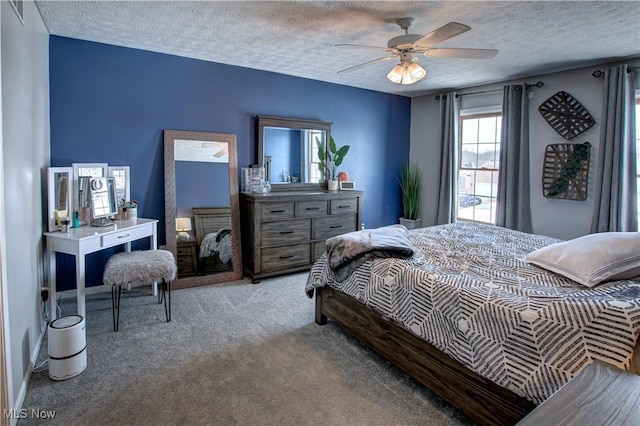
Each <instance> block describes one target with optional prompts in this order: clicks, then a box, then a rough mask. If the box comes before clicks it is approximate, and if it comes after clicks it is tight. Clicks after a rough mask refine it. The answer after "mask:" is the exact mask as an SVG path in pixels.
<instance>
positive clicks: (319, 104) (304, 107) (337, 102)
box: [49, 36, 411, 244]
mask: <svg viewBox="0 0 640 426" xmlns="http://www.w3.org/2000/svg"><path fill="white" fill-rule="evenodd" d="M49 50H50V52H49V66H50V90H51V166H68V165H71V163H79V162H87V163H88V162H106V163H110V164H116V165H128V166H130V167H131V197H132V198H133V199H136V200H138V201H139V206H138V216H141V217H150V218H156V219H159V220H160V224H159V226H158V230H159V244H164V242H165V238H164V175H163V136H162V131H163V129H175V130H193V131H205V132H219V133H234V134H236V136H237V140H238V165H239V167H245V166H247V165H249V164H254V163H256V162H257V159H256V140H257V138H256V118H255V117H256V115H258V114H265V115H272V116H282V117H294V118H305V119H317V120H324V121H331V122H333V123H334V124H333V127H332V135H333V137H334V139H335V140H336V143H337V144H338V145H344V144H349V145H351V150H350V152H349V154H348V155H347V157H346V158H345V161H344V163H343V164H342V166H341V167H340V169H341V170H346V171H348V172H349V175H350V177H351V179H352V180H354V181H355V182H356V187H357V188H358V189H361V190H363V191H365V196H364V208H363V219H364V223H365V225H366V227H367V228H371V227H377V226H382V225H388V224H391V223H397V221H398V217H400V216H401V205H400V191H399V186H398V181H397V180H396V177H397V176H398V175H399V173H400V170H401V168H402V166H403V165H404V164H405V163H406V161H407V160H408V158H409V130H410V109H411V99H410V98H406V97H403V96H395V95H389V94H384V93H380V92H374V91H369V90H363V89H357V88H353V87H347V86H341V85H336V84H331V83H325V82H320V81H315V80H308V79H303V78H297V77H291V76H286V75H283V74H277V73H271V72H265V71H258V70H253V69H249V68H241V67H235V66H230V65H225V64H219V63H213V62H206V61H201V60H195V59H188V58H183V57H178V56H173V55H166V54H160V53H154V52H149V51H144V50H137V49H130V48H124V47H117V46H112V45H106V44H100V43H94V42H88V41H82V40H76V39H70V38H65V37H59V36H51V37H50V42H49ZM319 66H322V65H321V64H319ZM380 78H382V79H384V78H385V77H384V75H383V74H381V75H380ZM389 84H391V83H389Z"/></svg>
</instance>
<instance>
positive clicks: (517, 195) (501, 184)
mask: <svg viewBox="0 0 640 426" xmlns="http://www.w3.org/2000/svg"><path fill="white" fill-rule="evenodd" d="M530 192H531V191H530V186H529V89H528V88H527V85H526V84H522V85H513V86H505V87H504V95H503V98H502V136H501V144H500V167H499V170H498V195H497V207H496V225H499V226H504V227H507V228H511V229H516V230H518V231H523V232H533V227H532V225H531V204H530V199H531V193H530Z"/></svg>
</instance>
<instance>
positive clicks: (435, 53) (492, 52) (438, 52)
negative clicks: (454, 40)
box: [424, 48, 498, 59]
mask: <svg viewBox="0 0 640 426" xmlns="http://www.w3.org/2000/svg"><path fill="white" fill-rule="evenodd" d="M497 54H498V50H496V49H437V48H432V49H428V50H427V51H425V52H424V56H428V57H430V58H466V59H491V58H493V57H494V56H496V55H497Z"/></svg>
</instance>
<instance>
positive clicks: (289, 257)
mask: <svg viewBox="0 0 640 426" xmlns="http://www.w3.org/2000/svg"><path fill="white" fill-rule="evenodd" d="M292 257H293V255H292V254H290V255H288V256H280V259H291V258H292Z"/></svg>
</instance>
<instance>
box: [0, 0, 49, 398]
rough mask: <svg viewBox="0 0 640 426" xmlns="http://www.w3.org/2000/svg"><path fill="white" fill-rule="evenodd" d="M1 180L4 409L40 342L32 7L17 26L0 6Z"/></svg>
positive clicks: (37, 78) (40, 129) (44, 84)
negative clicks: (7, 368)
mask: <svg viewBox="0 0 640 426" xmlns="http://www.w3.org/2000/svg"><path fill="white" fill-rule="evenodd" d="M1 7H2V14H1V19H2V26H1V31H2V34H1V37H0V38H1V42H2V50H1V54H2V56H1V66H2V74H1V75H2V122H3V128H2V163H1V166H0V167H2V170H1V172H2V174H3V182H4V186H3V191H4V200H3V201H4V206H5V209H4V210H3V211H2V212H0V215H3V216H2V217H0V219H1V220H3V221H4V229H5V231H6V233H5V235H4V236H3V237H4V240H3V243H2V244H3V245H2V247H0V250H1V251H2V260H3V264H2V269H3V273H6V275H5V277H6V283H4V284H5V285H6V293H5V294H3V296H4V297H6V304H5V308H6V310H8V312H3V315H4V318H5V319H8V324H6V325H7V328H8V330H5V331H7V334H8V339H7V340H8V343H9V347H8V348H7V351H8V357H7V361H8V362H9V365H10V367H11V371H12V375H13V377H12V380H11V382H10V383H8V385H9V388H10V389H9V394H10V396H11V397H12V400H11V401H9V404H10V408H18V407H19V405H20V404H21V401H22V399H23V398H24V393H25V392H26V387H27V384H28V383H27V380H28V378H29V377H30V371H31V369H32V366H33V365H32V363H33V362H34V361H35V358H36V356H37V350H38V349H39V343H40V339H41V337H42V329H43V321H42V320H41V317H40V287H41V286H42V285H43V283H44V281H45V280H44V277H43V266H42V265H43V261H42V232H43V229H44V217H45V216H44V214H43V211H44V210H43V209H44V208H46V204H45V203H44V202H43V200H44V199H45V195H44V191H43V190H42V188H43V182H44V179H43V176H44V172H43V170H45V168H46V167H47V166H48V164H49V159H50V149H49V146H50V141H49V34H48V32H47V30H46V28H45V26H44V24H43V22H42V18H41V17H40V13H39V12H38V9H37V7H36V5H35V3H34V2H33V1H25V2H24V25H22V24H21V23H20V21H18V19H17V16H16V14H15V13H14V11H13V9H12V8H11V5H9V3H8V2H6V1H3V2H1Z"/></svg>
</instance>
